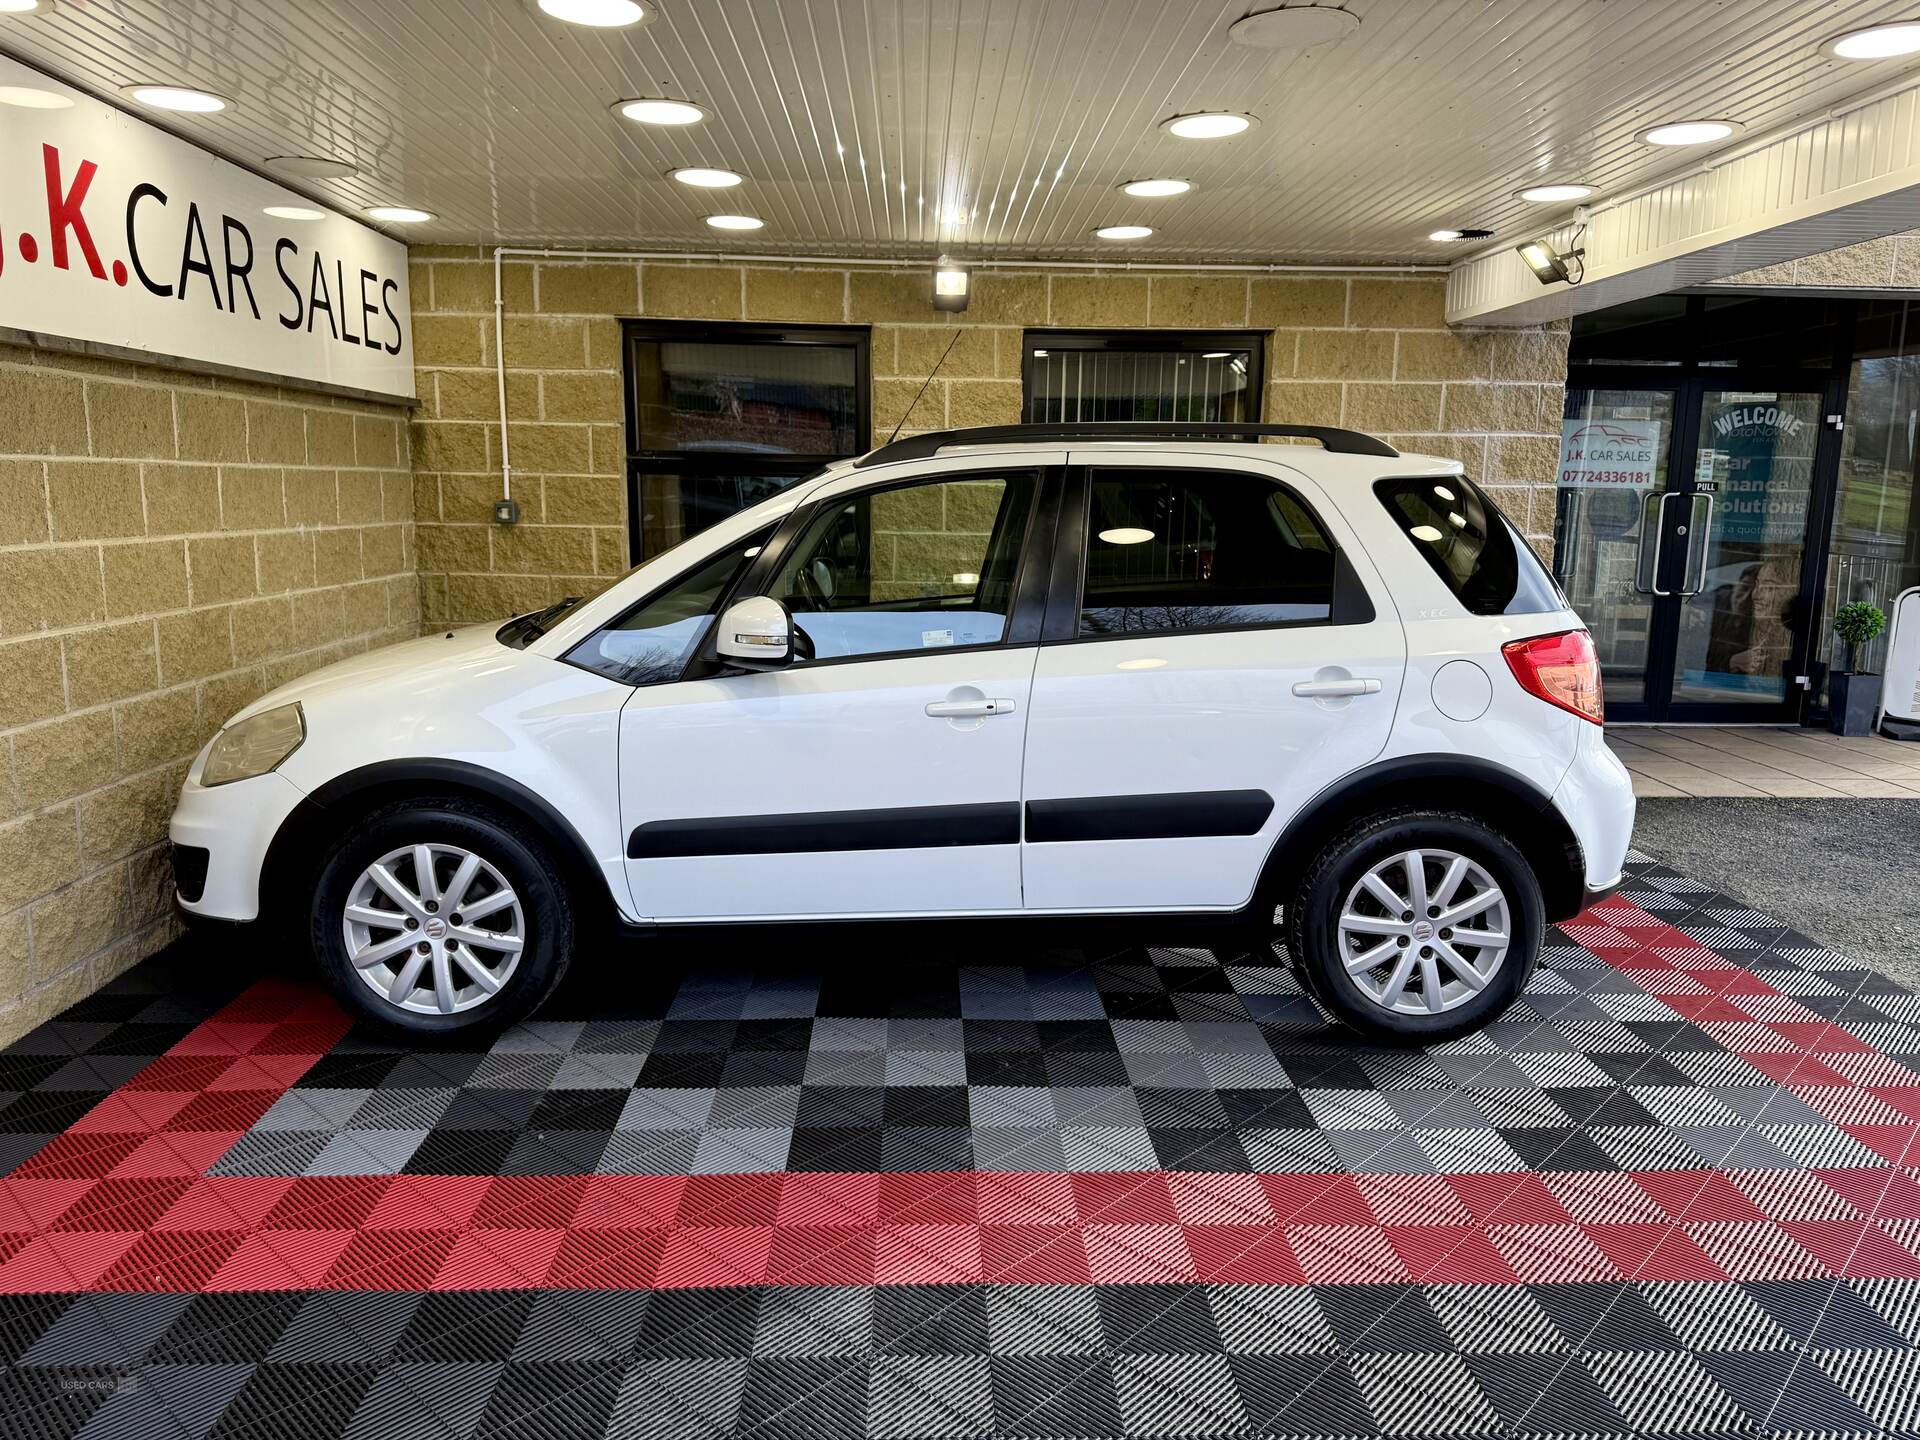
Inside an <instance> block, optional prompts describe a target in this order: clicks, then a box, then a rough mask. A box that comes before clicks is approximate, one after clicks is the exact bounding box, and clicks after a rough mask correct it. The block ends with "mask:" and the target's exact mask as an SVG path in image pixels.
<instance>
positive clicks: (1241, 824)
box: [1022, 452, 1406, 911]
mask: <svg viewBox="0 0 1920 1440" xmlns="http://www.w3.org/2000/svg"><path fill="white" fill-rule="evenodd" d="M1075 462H1076V463H1075V464H1074V466H1073V468H1072V469H1071V470H1070V471H1069V474H1068V476H1067V483H1066V489H1065V491H1064V497H1063V503H1062V512H1061V519H1060V525H1059V537H1060V538H1059V543H1058V546H1057V549H1056V554H1055V567H1054V573H1053V576H1052V579H1051V584H1050V587H1049V596H1048V605H1047V615H1046V620H1045V624H1044V630H1043V644H1042V646H1041V650H1040V657H1039V662H1038V665H1037V666H1036V669H1035V672H1034V681H1033V700H1032V714H1031V716H1030V718H1029V720H1028V722H1027V746H1026V774H1025V781H1024V796H1025V801H1026V815H1025V819H1026V833H1025V840H1024V857H1023V861H1022V868H1023V873H1024V876H1025V882H1026V903H1027V908H1028V909H1029V910H1038V911H1061V910H1071V911H1083V910H1141V909H1173V910H1188V909H1210V908H1229V907H1235V906H1239V905H1242V904H1244V903H1245V902H1246V901H1247V899H1248V898H1249V897H1250V895H1251V894H1252V891H1253V886H1254V882H1255V880H1256V878H1257V877H1258V875H1259V873H1260V869H1261V866H1262V865H1263V863H1264V862H1265V860H1266V857H1267V854H1268V852H1269V851H1270V850H1271V849H1272V846H1273V843H1274V841H1275V839H1276V838H1277V837H1278V835H1279V834H1280V832H1281V830H1282V829H1283V828H1284V827H1285V825H1286V823H1287V822H1288V820H1290V819H1291V818H1292V817H1293V816H1294V814H1295V813H1297V812H1298V811H1299V809H1300V808H1301V807H1302V806H1303V805H1304V804H1305V803H1306V802H1307V801H1308V800H1309V799H1310V798H1311V797H1312V796H1313V795H1315V794H1316V793H1318V792H1319V791H1320V790H1321V789H1323V788H1324V787H1325V786H1326V785H1327V784H1328V783H1330V782H1331V781H1333V780H1335V779H1338V778H1339V777H1340V776H1342V775H1344V774H1346V773H1348V772H1349V771H1352V770H1355V769H1358V768H1359V767H1361V766H1363V765H1365V764H1366V763H1367V762H1368V761H1370V760H1372V759H1373V758H1374V757H1376V756H1377V755H1379V754H1380V752H1381V751H1382V750H1383V749H1384V748H1385V746H1386V743H1387V738H1388V735H1389V733H1390V731H1391V729H1392V725H1393V715H1394V709H1395V706H1396V705H1397V704H1398V701H1399V696H1400V687H1401V681H1402V675H1403V673H1404V670H1405V666H1406V641H1405V635H1404V632H1403V630H1402V627H1401V624H1400V620H1399V617H1398V614H1397V613H1396V612H1395V611H1394V609H1393V608H1392V602H1391V600H1390V599H1389V597H1388V595H1387V592H1386V588H1385V586H1384V585H1382V584H1381V582H1380V579H1379V576H1378V574H1377V572H1376V571H1375V570H1374V568H1373V566H1372V564H1371V563H1370V562H1369V561H1368V559H1367V558H1366V557H1365V556H1364V555H1362V554H1360V553H1358V549H1357V546H1356V544H1355V541H1354V537H1353V535H1352V534H1351V532H1350V531H1349V530H1348V529H1347V527H1346V526H1345V525H1344V523H1343V522H1342V521H1341V519H1340V517H1339V516H1338V514H1337V513H1336V512H1335V511H1334V510H1333V508H1332V506H1330V505H1329V504H1328V503H1327V502H1326V499H1325V497H1324V495H1322V494H1320V493H1319V492H1318V491H1317V489H1316V488H1315V487H1314V486H1313V485H1312V483H1311V482H1310V481H1308V480H1307V479H1306V477H1304V476H1302V475H1299V474H1298V473H1297V472H1295V471H1293V470H1291V469H1290V468H1287V467H1283V466H1278V465H1269V464H1265V463H1259V462H1250V461H1249V460H1243V459H1240V458H1238V457H1222V456H1215V455H1201V454H1195V455H1169V454H1166V453H1164V452H1154V453H1147V452H1142V453H1140V454H1138V455H1116V454H1113V453H1110V452H1106V453H1092V454H1088V455H1084V456H1076V457H1075Z"/></svg>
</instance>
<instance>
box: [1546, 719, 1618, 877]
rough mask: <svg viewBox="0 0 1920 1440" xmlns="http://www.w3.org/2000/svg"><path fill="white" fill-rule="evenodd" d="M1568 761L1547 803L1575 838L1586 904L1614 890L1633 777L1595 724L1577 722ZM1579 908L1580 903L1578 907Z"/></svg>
mask: <svg viewBox="0 0 1920 1440" xmlns="http://www.w3.org/2000/svg"><path fill="white" fill-rule="evenodd" d="M1580 730H1581V735H1580V738H1579V743H1578V746H1577V748H1576V749H1575V751H1574V757H1573V764H1572V765H1570V766H1568V767H1567V773H1566V774H1565V775H1564V776H1563V777H1562V778H1561V781H1560V785H1559V787H1558V788H1557V789H1556V790H1555V791H1554V792H1553V805H1554V808H1555V809H1556V810H1558V811H1559V812H1560V817H1561V818H1562V819H1563V820H1565V821H1566V822H1567V828H1568V829H1569V830H1571V831H1572V832H1573V837H1574V839H1576V840H1578V841H1579V842H1580V859H1581V863H1582V868H1583V872H1584V873H1583V874H1582V876H1581V889H1582V890H1583V891H1584V892H1585V893H1586V903H1587V904H1592V903H1593V902H1594V901H1595V900H1598V899H1600V898H1602V897H1603V896H1606V895H1609V894H1611V893H1612V892H1613V891H1614V890H1616V889H1617V888H1619V885H1620V876H1621V872H1622V870H1624V869H1625V868H1626V863H1627V847H1628V845H1629V844H1631V843H1632V840H1633V815H1634V800H1633V780H1632V778H1631V777H1630V776H1629V775H1628V774H1627V767H1626V766H1624V765H1622V764H1621V763H1620V759H1619V757H1618V756H1616V755H1615V754H1614V753H1613V751H1611V750H1609V749H1608V748H1607V738H1606V735H1605V734H1604V733H1603V732H1602V731H1601V729H1600V727H1599V726H1598V725H1588V724H1584V723H1583V724H1582V725H1581V726H1580ZM1583 908H1584V907H1583Z"/></svg>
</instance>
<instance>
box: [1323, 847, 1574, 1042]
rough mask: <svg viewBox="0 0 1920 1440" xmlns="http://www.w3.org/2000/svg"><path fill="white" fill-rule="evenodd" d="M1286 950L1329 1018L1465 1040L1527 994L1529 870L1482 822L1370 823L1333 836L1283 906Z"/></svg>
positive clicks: (1390, 1035)
mask: <svg viewBox="0 0 1920 1440" xmlns="http://www.w3.org/2000/svg"><path fill="white" fill-rule="evenodd" d="M1287 912H1288V920H1287V946H1288V949H1289V951H1290V952H1291V953H1292V954H1293V955H1294V956H1295V957H1297V966H1296V968H1297V969H1298V971H1299V972H1300V974H1301V976H1302V978H1303V980H1304V981H1305V982H1306V984H1307V987H1308V988H1309V989H1310V990H1311V991H1312V992H1313V995H1314V997H1315V998H1316V999H1318V1000H1319V1001H1320V1003H1321V1004H1322V1005H1324V1006H1325V1007H1326V1008H1327V1009H1328V1010H1329V1011H1331V1012H1332V1013H1333V1014H1334V1015H1336V1016H1337V1017H1338V1018H1339V1019H1341V1020H1343V1021H1345V1022H1346V1023H1347V1024H1348V1025H1350V1026H1352V1027H1353V1028H1354V1029H1356V1030H1359V1031H1362V1032H1363V1033H1365V1034H1368V1035H1370V1036H1373V1037H1375V1038H1378V1039H1387V1040H1393V1041H1398V1042H1402V1043H1426V1042H1433V1041H1440V1040H1448V1039H1452V1038H1454V1037H1456V1036H1460V1035H1465V1034H1469V1033H1471V1032H1472V1031H1474V1030H1477V1029H1479V1028H1480V1027H1481V1026H1483V1025H1485V1024H1486V1023H1487V1022H1488V1021H1489V1020H1492V1019H1493V1018H1495V1017H1496V1016H1498V1015H1499V1014H1500V1013H1501V1012H1502V1011H1503V1010H1505V1009H1506V1008H1507V1006H1509V1005H1510V1004H1512V1003H1513V1001H1514V998H1515V997H1516V996H1518V995H1519V994H1520V992H1521V991H1522V990H1523V989H1525V988H1526V984H1527V981H1528V980H1529V979H1530V978H1531V976H1532V973H1533V968H1534V965H1535V963H1536V962H1537V961H1538V958H1539V953H1540V942H1541V936H1542V934H1543V932H1544V928H1545V923H1546V922H1545V918H1544V917H1545V907H1544V905H1543V903H1542V900H1541V895H1540V882H1539V880H1538V878H1537V877H1536V876H1535V875H1534V872H1533V868H1532V866H1530V865H1529V864H1528V863H1527V860H1526V857H1525V856H1523V855H1522V854H1521V853H1520V852H1519V851H1518V850H1517V849H1515V848H1514V846H1513V845H1512V844H1511V843H1510V842H1509V841H1508V840H1506V839H1505V838H1504V837H1503V836H1501V835H1499V834H1498V833H1497V832H1495V831H1493V830H1492V829H1490V828H1488V827H1487V825H1486V824H1484V823H1483V822H1482V821H1480V820H1477V819H1475V818H1474V817H1472V816H1470V815H1464V814H1457V813H1453V812H1446V811H1402V812H1399V813H1394V814H1386V815H1379V816H1374V817H1372V818H1370V819H1368V820H1365V821H1363V822H1361V823H1360V824H1357V825H1355V826H1354V827H1353V828H1352V829H1350V830H1348V831H1346V832H1345V833H1344V834H1342V835H1340V836H1338V837H1336V838H1335V839H1334V840H1333V841H1332V843H1330V844H1329V845H1328V846H1327V847H1326V848H1325V849H1324V850H1323V851H1322V852H1321V853H1320V855H1319V857H1318V858H1317V859H1316V860H1315V861H1314V863H1313V865H1311V866H1310V867H1309V868H1308V870H1307V872H1306V874H1305V875H1304V876H1302V878H1301V880H1300V883H1299V887H1298V889H1297V891H1296V893H1295V896H1294V899H1293V902H1292V903H1291V904H1289V905H1288V907H1287Z"/></svg>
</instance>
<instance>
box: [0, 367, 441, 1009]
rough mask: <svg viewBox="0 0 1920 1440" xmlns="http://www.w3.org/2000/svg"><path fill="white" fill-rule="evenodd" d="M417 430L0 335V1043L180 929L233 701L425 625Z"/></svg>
mask: <svg viewBox="0 0 1920 1440" xmlns="http://www.w3.org/2000/svg"><path fill="white" fill-rule="evenodd" d="M406 415H407V411H406V410H405V408H404V407H399V406H388V405H375V404H366V403H357V402H352V401H347V400H343V399H333V398H330V397H324V396H319V395H315V394H312V393H309V392H303V391H297V390H291V389H280V388H276V387H274V386H270V385H256V384H247V383H242V382H237V381H229V380H219V379H213V378H211V377H205V376H198V375H191V374H188V373H185V372H183V371H178V370H172V369H168V368H164V367H161V366H150V365H133V364H126V363H121V362H117V361H104V360H95V359H89V358H84V357H80V356H71V355H66V354H63V353H61V352H57V351H52V350H44V349H42V350H33V349H26V348H20V347H12V346H0V1043H4V1042H5V1041H7V1040H10V1039H12V1038H14V1037H15V1036H17V1035H20V1034H22V1033H24V1032H25V1031H26V1030H28V1029H30V1028H32V1027H33V1026H34V1025H36V1024H38V1023H39V1022H40V1021H41V1020H44V1019H46V1018H47V1017H48V1016H50V1015H52V1014H54V1013H55V1012H57V1011H58V1010H60V1009H61V1008H63V1007H64V1006H66V1005H68V1004H71V1003H72V1002H73V1001H74V1000H77V999H79V998H80V997H82V996H83V995H86V994H88V993H90V992H91V991H93V990H94V989H95V988H97V987H98V986H99V985H101V984H102V983H104V982H105V981H106V980H108V979H110V978H111V977H112V976H114V975H116V974H118V973H119V972H120V971H122V970H124V969H126V968H127V967H128V966H129V965H131V964H133V963H134V962H135V961H136V960H139V959H141V958H142V957H143V956H145V955H148V954H150V953H151V952H152V951H154V950H156V949H158V948H159V947H160V946H161V945H162V944H164V943H165V942H166V941H167V940H169V939H170V938H172V937H173V935H174V934H175V933H177V928H178V921H177V920H176V919H175V916H174V910H173V903H172V902H173V888H172V879H171V874H170V870H169V866H168V860H167V850H166V845H165V839H166V823H167V817H168V815H169V814H170V813H171V811H172V809H173V800H174V796H175V794H176V792H177V791H178V789H179V786H180V781H181V779H182V778H183V777H184V775H185V774H186V769H187V765H188V762H189V761H190V760H191V759H192V757H193V755H194V753H195V752H196V751H197V750H198V749H199V748H200V746H201V745H202V744H203V743H205V741H206V740H207V738H208V737H209V736H211V735H212V734H213V732H214V731H215V730H216V729H218V728H219V726H220V724H221V723H222V722H223V721H224V720H225V719H226V718H227V717H228V716H229V715H231V714H232V713H233V711H235V710H236V709H238V708H239V707H240V706H242V705H244V704H245V703H246V702H247V701H249V700H251V699H253V698H254V697H255V696H257V695H259V694H261V693H262V692H264V691H266V690H268V689H271V688H272V687H274V686H276V685H278V684H280V683H282V682H283V681H286V680H289V679H292V678H293V677H294V676H296V675H298V674H300V673H302V672H304V671H307V670H311V669H313V668H315V667H316V666H319V665H324V664H326V663H328V662H329V661H332V660H335V659H338V658H341V657H343V656H346V655H350V654H353V653H355V652H357V651H361V650H365V649H367V648H368V647H369V646H373V645H381V644H386V643H388V642H389V641H392V640H397V639H404V638H407V637H410V636H412V635H414V634H416V633H418V630H419V582H418V578H417V573H416V567H415V559H414V551H413V545H414V537H413V480H412V476H411V473H410V469H409V443H410V442H409V437H408V433H407V425H406Z"/></svg>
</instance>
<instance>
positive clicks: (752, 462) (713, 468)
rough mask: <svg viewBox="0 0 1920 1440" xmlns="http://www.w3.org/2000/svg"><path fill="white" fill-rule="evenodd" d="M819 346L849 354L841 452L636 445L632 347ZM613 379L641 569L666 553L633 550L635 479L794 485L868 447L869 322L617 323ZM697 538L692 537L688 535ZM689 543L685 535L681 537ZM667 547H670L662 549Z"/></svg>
mask: <svg viewBox="0 0 1920 1440" xmlns="http://www.w3.org/2000/svg"><path fill="white" fill-rule="evenodd" d="M661 343H667V344H709V345H738V344H749V345H752V344H761V345H823V346H829V347H832V348H836V349H846V348H851V349H852V350H853V352H854V353H853V388H854V416H855V419H854V432H855V433H854V441H855V446H854V448H853V449H852V450H849V451H846V452H845V453H844V454H843V453H840V452H837V451H836V452H833V453H828V452H825V451H822V452H819V453H817V454H809V455H767V454H762V453H760V452H758V451H747V450H699V451H691V450H644V449H642V448H641V446H640V406H639V397H638V396H637V395H636V394H635V393H634V375H635V365H634V349H635V347H636V346H638V345H646V344H661ZM620 381H621V390H622V395H623V400H624V404H625V408H626V425H627V443H626V452H627V454H626V460H627V476H626V479H627V563H628V564H629V565H641V564H644V563H646V562H647V561H648V560H652V559H656V558H658V556H660V555H664V554H666V553H667V552H666V550H657V551H655V552H654V554H652V555H648V554H645V553H644V552H643V551H642V549H641V519H642V516H641V507H640V477H641V476H642V475H643V474H647V475H660V474H672V475H689V476H698V475H725V474H739V473H741V472H747V473H752V474H761V475H767V476H780V477H783V478H785V479H786V480H787V481H788V483H789V484H796V483H798V482H799V481H801V480H804V479H806V478H807V477H808V476H809V475H813V474H816V473H818V472H819V471H820V469H821V468H822V467H824V466H826V465H829V464H832V463H833V462H834V461H836V460H846V459H850V458H852V457H853V456H855V455H864V454H865V453H866V452H867V451H868V450H869V449H871V448H872V446H873V327H872V326H870V325H762V324H755V323H753V322H750V321H744V322H743V321H733V320H624V321H622V322H621V335H620ZM695 533H699V532H695ZM688 538H691V537H688ZM668 548H671V547H668Z"/></svg>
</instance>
